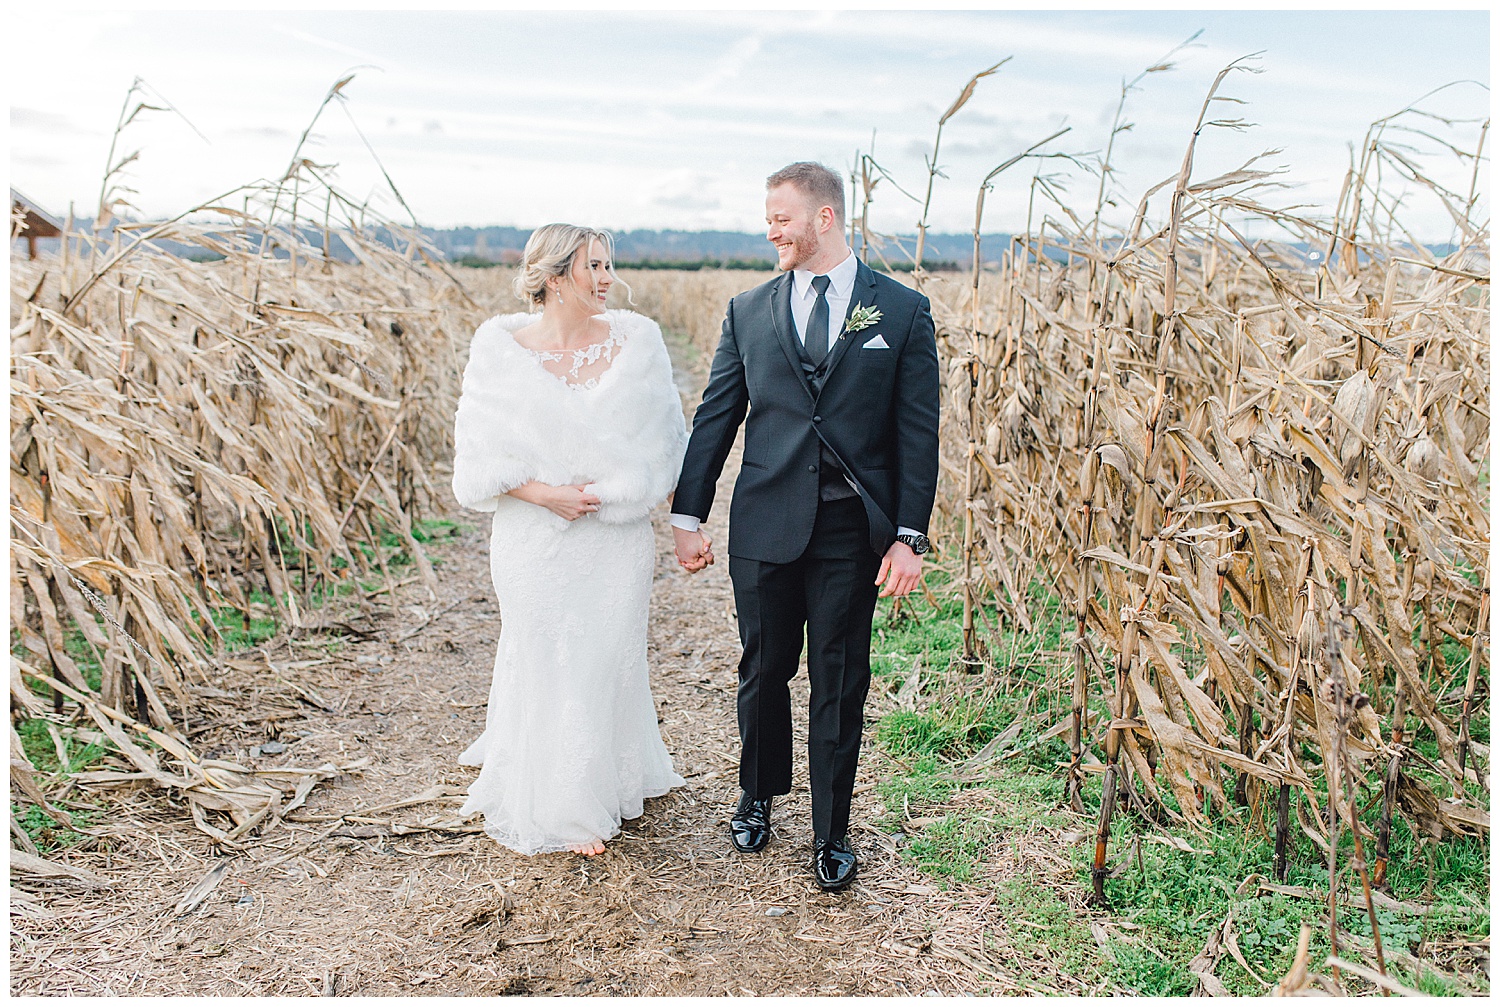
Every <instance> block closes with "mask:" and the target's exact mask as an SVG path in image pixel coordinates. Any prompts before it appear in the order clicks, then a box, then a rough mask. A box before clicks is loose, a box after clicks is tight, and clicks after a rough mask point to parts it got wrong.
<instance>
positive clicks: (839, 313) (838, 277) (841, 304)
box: [792, 252, 859, 350]
mask: <svg viewBox="0 0 1500 1007" xmlns="http://www.w3.org/2000/svg"><path fill="white" fill-rule="evenodd" d="M858 273H859V260H858V259H856V258H855V257H854V253H853V252H850V253H849V254H848V256H847V257H845V259H844V261H843V262H840V263H839V264H838V265H837V266H834V267H833V268H832V269H830V270H829V271H828V273H827V276H828V293H827V294H826V295H825V297H826V298H827V300H828V349H829V350H832V349H833V344H834V343H835V342H837V341H838V337H839V333H841V332H843V331H844V316H845V315H847V314H848V313H849V298H850V297H852V296H853V295H854V278H855V276H856V275H857V274H858ZM815 275H818V274H815V273H813V272H812V270H810V269H794V270H792V322H793V324H795V325H796V327H797V338H798V339H800V340H802V345H803V346H806V345H807V320H808V318H810V317H811V316H812V309H813V305H814V304H816V303H817V302H818V292H817V291H816V290H814V289H813V285H812V281H813V277H814V276H815Z"/></svg>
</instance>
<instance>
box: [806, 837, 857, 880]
mask: <svg viewBox="0 0 1500 1007" xmlns="http://www.w3.org/2000/svg"><path fill="white" fill-rule="evenodd" d="M812 869H813V878H814V879H815V880H816V881H817V882H818V887H819V888H821V889H823V891H825V892H841V891H843V890H844V889H845V888H848V887H849V886H850V885H852V884H853V883H854V876H855V875H856V874H858V873H859V861H857V860H855V859H854V851H853V850H851V849H849V844H848V843H846V842H844V841H843V840H842V839H818V840H815V841H814V842H813V862H812Z"/></svg>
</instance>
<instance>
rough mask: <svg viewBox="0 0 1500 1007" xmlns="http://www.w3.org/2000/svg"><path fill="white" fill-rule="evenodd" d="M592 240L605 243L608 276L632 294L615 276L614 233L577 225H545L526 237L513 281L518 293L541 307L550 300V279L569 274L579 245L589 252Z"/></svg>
mask: <svg viewBox="0 0 1500 1007" xmlns="http://www.w3.org/2000/svg"><path fill="white" fill-rule="evenodd" d="M592 241H597V242H599V244H601V245H603V246H604V255H605V257H606V258H607V259H608V260H609V263H610V268H609V275H610V277H611V278H612V279H614V281H615V282H616V283H619V284H621V285H623V286H624V287H625V293H626V295H627V296H629V294H630V284H628V283H625V281H624V280H621V279H620V278H619V277H618V276H616V275H615V270H614V261H615V239H614V235H612V234H610V233H609V232H608V231H601V230H599V229H597V228H593V227H579V226H578V225H577V224H543V225H542V226H541V227H538V228H537V229H536V230H535V231H532V232H531V237H529V238H527V239H526V250H525V251H524V252H522V253H521V270H520V272H518V273H517V274H516V278H515V280H514V281H513V282H512V286H513V288H514V289H515V292H516V296H517V297H519V298H520V299H521V300H523V301H526V302H527V303H528V304H530V305H531V306H532V307H538V308H539V307H541V306H542V304H543V303H544V302H545V301H546V299H547V281H548V280H550V279H552V278H553V277H554V276H557V277H565V276H567V275H568V271H569V270H571V269H572V268H573V257H574V256H576V255H577V254H578V250H579V249H580V248H582V249H584V250H585V254H586V253H587V249H588V246H589V243H590V242H592Z"/></svg>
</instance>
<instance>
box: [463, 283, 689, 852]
mask: <svg viewBox="0 0 1500 1007" xmlns="http://www.w3.org/2000/svg"><path fill="white" fill-rule="evenodd" d="M538 317H539V316H537V315H525V314H516V315H504V316H500V317H497V318H492V319H490V320H489V321H487V322H485V323H484V324H483V325H481V326H480V327H479V330H478V331H477V332H476V333H475V335H474V341H473V343H472V345H471V348H470V351H469V363H468V366H467V367H466V368H465V370H464V381H463V394H462V396H461V398H460V400H459V405H458V415H457V419H456V421H455V447H456V450H455V457H454V464H453V489H454V493H455V495H456V496H457V498H458V501H459V502H460V503H461V504H463V505H465V506H466V507H472V508H475V509H478V510H487V511H493V512H494V516H495V517H494V527H493V531H492V533H491V537H490V571H491V574H492V575H493V577H494V582H495V594H496V596H497V598H498V599H499V603H500V620H501V627H500V643H499V648H498V652H497V653H496V655H495V677H494V682H493V684H492V685H491V687H490V699H489V710H488V714H487V716H486V720H485V730H484V733H483V734H482V735H481V736H480V737H479V739H478V740H477V741H475V742H474V744H472V745H470V746H469V748H468V749H467V750H466V751H465V752H464V753H463V754H462V755H461V756H459V762H461V763H463V764H464V765H470V766H479V767H481V768H480V771H479V777H478V779H476V780H475V781H474V783H473V784H472V785H471V786H470V787H469V797H468V800H467V801H466V802H465V804H464V806H463V814H466V815H467V814H471V813H474V812H483V814H484V816H485V831H486V832H488V833H489V834H490V835H491V836H493V837H494V838H495V839H496V840H498V841H499V842H501V843H503V844H504V845H506V846H508V847H510V848H511V849H513V850H516V851H517V852H519V853H525V854H533V853H547V852H552V851H557V850H565V849H568V848H570V847H574V846H580V845H586V844H588V843H591V842H593V841H595V840H601V839H610V838H613V837H614V836H616V835H618V834H619V831H620V822H621V821H622V820H623V819H630V818H635V817H637V816H639V815H640V814H641V811H642V809H643V802H644V799H645V798H647V797H656V796H659V795H661V794H665V793H666V792H667V791H668V790H670V789H671V788H672V787H676V786H681V785H682V783H683V779H682V777H680V776H678V775H677V773H676V772H675V771H674V770H673V768H672V759H671V756H670V755H668V754H667V749H666V745H664V744H663V743H662V739H661V732H660V730H659V729H658V727H657V721H656V709H655V706H654V704H653V703H652V700H651V689H650V683H649V680H648V676H647V667H646V618H647V607H648V604H649V600H650V593H651V581H652V574H653V571H654V568H655V559H656V546H655V539H654V536H653V533H652V529H651V521H650V517H649V514H650V511H651V509H652V508H653V507H655V506H656V504H658V503H659V502H661V501H662V500H664V499H665V498H666V496H667V494H668V493H669V492H670V491H671V489H672V487H673V485H675V483H676V481H677V475H678V470H679V468H680V467H681V463H682V452H683V449H684V447H685V446H686V443H687V433H686V430H685V425H684V423H683V415H682V404H681V400H680V399H679V397H678V393H677V389H676V387H675V386H674V385H673V383H672V367H671V362H670V361H669V359H668V357H667V351H666V347H665V345H664V344H663V343H662V338H661V330H660V329H658V328H657V326H656V323H655V322H653V321H651V320H650V319H648V318H645V317H643V316H641V315H638V314H635V313H634V312H630V311H608V312H606V313H605V317H606V319H607V320H608V322H609V325H610V337H609V340H608V342H607V343H605V344H603V346H602V348H601V349H600V350H599V351H596V353H595V354H594V355H595V357H596V362H597V358H598V357H600V356H603V357H605V358H610V364H609V367H608V369H607V370H605V371H603V372H602V374H599V375H598V376H597V377H595V378H593V379H590V380H589V381H587V382H582V383H570V382H569V381H567V380H565V379H564V378H562V377H559V376H557V375H555V374H553V373H551V372H550V371H548V370H547V369H545V368H544V367H543V365H542V360H541V357H540V355H538V354H536V353H533V352H532V351H530V350H528V349H526V348H525V347H523V346H521V345H520V344H519V343H517V342H516V341H515V339H514V338H513V337H512V336H511V332H513V331H514V330H516V329H519V328H521V327H523V326H525V325H527V324H530V323H532V322H535V321H536V320H537V319H538ZM531 479H535V480H538V481H540V482H544V483H550V484H552V485H555V486H561V485H566V484H572V483H592V484H593V486H592V492H594V494H595V495H597V496H598V497H599V499H600V501H601V503H600V508H599V511H598V512H597V513H596V514H589V515H585V516H583V517H580V518H578V519H577V520H576V521H572V522H569V521H566V520H564V519H563V518H560V517H558V516H557V515H555V514H553V513H552V512H551V511H549V510H547V509H546V508H543V507H539V506H536V505H534V504H529V503H526V502H524V501H522V500H518V499H516V498H515V497H511V496H507V495H505V494H506V491H507V490H511V489H514V488H515V487H517V486H519V485H521V484H523V483H525V482H527V481H528V480H531Z"/></svg>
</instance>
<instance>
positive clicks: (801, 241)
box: [785, 224, 818, 273]
mask: <svg viewBox="0 0 1500 1007" xmlns="http://www.w3.org/2000/svg"><path fill="white" fill-rule="evenodd" d="M785 237H789V238H791V239H792V262H791V264H790V265H789V266H787V267H786V270H785V271H786V272H788V273H790V272H791V271H792V270H794V269H798V268H800V267H801V266H802V264H803V263H804V262H806V261H807V260H809V259H811V258H812V257H813V256H815V255H817V254H818V232H817V231H814V230H813V228H812V225H811V224H809V225H807V226H806V227H804V228H803V229H802V230H801V231H799V232H798V233H796V234H789V235H785Z"/></svg>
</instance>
